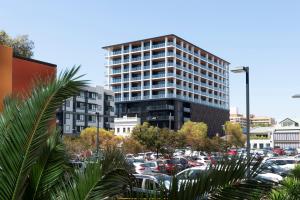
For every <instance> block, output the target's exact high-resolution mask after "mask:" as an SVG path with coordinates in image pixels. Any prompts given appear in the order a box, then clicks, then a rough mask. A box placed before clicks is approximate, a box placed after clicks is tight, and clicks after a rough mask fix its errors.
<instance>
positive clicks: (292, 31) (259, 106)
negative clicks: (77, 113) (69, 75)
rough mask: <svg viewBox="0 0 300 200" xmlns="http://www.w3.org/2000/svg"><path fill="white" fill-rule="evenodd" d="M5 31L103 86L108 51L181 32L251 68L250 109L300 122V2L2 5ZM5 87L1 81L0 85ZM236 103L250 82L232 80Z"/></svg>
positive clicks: (41, 56) (127, 0) (2, 1)
mask: <svg viewBox="0 0 300 200" xmlns="http://www.w3.org/2000/svg"><path fill="white" fill-rule="evenodd" d="M0 5H1V6H0V30H1V29H2V30H5V31H6V32H7V33H8V34H9V35H11V36H13V37H14V36H17V35H21V34H28V35H29V38H30V39H31V40H33V41H34V43H35V49H34V57H33V58H34V59H38V60H42V61H45V62H50V63H54V64H57V66H58V69H59V71H61V70H63V69H65V68H70V67H72V66H74V65H81V66H82V67H81V71H80V73H81V74H86V76H85V79H88V80H91V84H92V85H96V84H98V85H104V84H105V83H106V79H105V66H104V65H105V63H106V61H105V57H104V56H105V51H104V50H103V49H102V47H103V46H106V45H110V44H115V43H122V42H128V41H132V40H138V39H144V38H148V37H155V36H159V35H165V34H171V33H172V34H176V35H178V36H180V37H183V38H184V39H186V40H187V41H190V42H192V43H194V44H196V45H197V46H199V47H201V48H203V49H205V50H207V51H209V52H212V53H214V54H215V55H217V56H220V57H221V58H224V59H225V60H227V61H229V62H230V63H231V65H230V67H231V68H234V67H236V66H249V67H250V110H251V113H252V114H255V115H257V116H270V117H275V118H276V120H277V121H280V120H282V119H284V118H286V117H291V118H295V117H296V118H300V99H292V98H291V96H292V95H293V94H296V93H300V77H299V75H300V67H299V65H300V62H299V57H300V1H297V0H294V1H293V0H289V1H282V0H264V1H261V0H251V1H250V0H249V1H240V0H226V1H222V0H210V1H207V0H184V1H183V0H172V1H171V0H151V1H146V0H144V1H142V0H119V1H116V0H88V1H79V0H77V1H76V0H64V1H59V0H51V1H50V0H48V1H46V0H45V1H38V0H26V1H23V0H19V1H15V0H10V1H7V0H0ZM0 84H1V82H0ZM230 105H231V106H234V107H238V108H239V110H240V112H241V113H245V76H244V75H243V74H230Z"/></svg>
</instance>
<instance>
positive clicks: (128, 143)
mask: <svg viewBox="0 0 300 200" xmlns="http://www.w3.org/2000/svg"><path fill="white" fill-rule="evenodd" d="M122 148H123V151H124V152H125V153H133V154H137V153H140V152H143V151H144V150H145V147H144V146H143V145H142V144H141V143H140V142H139V141H138V140H135V139H134V138H132V137H127V138H124V140H123V143H122Z"/></svg>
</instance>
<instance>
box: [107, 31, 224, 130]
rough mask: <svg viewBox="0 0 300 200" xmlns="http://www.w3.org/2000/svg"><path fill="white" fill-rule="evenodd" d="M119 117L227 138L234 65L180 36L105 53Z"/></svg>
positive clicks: (125, 45)
mask: <svg viewBox="0 0 300 200" xmlns="http://www.w3.org/2000/svg"><path fill="white" fill-rule="evenodd" d="M103 48H104V49H105V50H106V51H107V56H106V59H107V73H108V86H109V88H110V89H111V90H113V92H114V94H115V101H116V114H117V116H118V117H122V116H124V115H127V116H136V115H137V116H138V117H139V118H141V123H143V122H145V121H148V122H150V123H151V124H152V125H158V126H159V127H169V128H171V129H175V130H177V129H180V128H181V126H182V125H183V123H184V122H185V121H187V120H192V121H202V122H205V123H207V124H208V127H209V129H208V133H209V135H214V134H216V133H219V134H223V131H222V125H223V124H224V123H225V121H228V120H229V72H228V68H229V63H228V62H227V61H225V60H223V59H221V58H220V57H218V56H216V55H214V54H212V53H209V52H208V51H205V50H203V49H201V48H199V47H198V46H196V45H194V44H192V43H190V42H188V41H186V40H184V39H182V38H180V37H178V36H176V35H173V34H171V35H165V36H160V37H155V38H148V39H143V40H138V41H133V42H126V43H122V44H115V45H110V46H106V47H103Z"/></svg>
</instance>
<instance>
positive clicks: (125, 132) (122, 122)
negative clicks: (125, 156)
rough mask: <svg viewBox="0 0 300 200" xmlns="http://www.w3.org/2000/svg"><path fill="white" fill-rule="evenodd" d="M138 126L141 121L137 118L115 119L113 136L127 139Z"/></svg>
mask: <svg viewBox="0 0 300 200" xmlns="http://www.w3.org/2000/svg"><path fill="white" fill-rule="evenodd" d="M140 124H141V119H140V118H138V117H137V116H135V117H128V116H127V115H126V116H123V117H121V118H115V119H114V126H115V134H116V135H120V136H123V137H127V136H129V135H130V134H131V132H132V130H133V128H134V127H135V126H137V125H140Z"/></svg>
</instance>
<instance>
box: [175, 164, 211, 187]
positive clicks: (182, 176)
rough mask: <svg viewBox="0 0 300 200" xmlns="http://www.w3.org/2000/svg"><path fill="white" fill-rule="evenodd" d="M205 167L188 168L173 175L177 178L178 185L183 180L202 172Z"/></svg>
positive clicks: (195, 176)
mask: <svg viewBox="0 0 300 200" xmlns="http://www.w3.org/2000/svg"><path fill="white" fill-rule="evenodd" d="M206 169H207V167H206V166H200V167H192V168H188V169H185V170H183V171H181V172H179V173H177V174H176V175H175V177H176V178H177V179H178V183H179V185H181V184H182V183H184V182H185V181H189V180H194V179H196V178H197V177H198V176H199V175H200V173H202V172H204V171H205V170H206Z"/></svg>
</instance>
